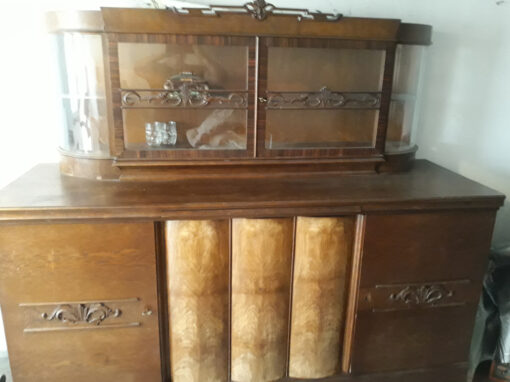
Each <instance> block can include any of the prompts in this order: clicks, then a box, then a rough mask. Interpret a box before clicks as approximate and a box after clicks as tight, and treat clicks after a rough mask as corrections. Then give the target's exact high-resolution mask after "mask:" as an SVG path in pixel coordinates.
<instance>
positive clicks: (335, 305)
mask: <svg viewBox="0 0 510 382" xmlns="http://www.w3.org/2000/svg"><path fill="white" fill-rule="evenodd" d="M353 240H354V219H352V218H306V217H299V218H298V219H297V225H296V244H295V258H294V280H293V297H292V323H291V338H290V359H289V361H290V364H289V376H290V377H295V378H322V377H327V376H331V375H334V374H335V373H337V372H338V371H339V368H340V359H341V357H340V353H341V348H342V345H341V343H342V334H343V333H342V332H343V323H344V312H345V305H346V296H347V285H348V279H347V271H348V266H349V264H350V260H351V257H352V247H353Z"/></svg>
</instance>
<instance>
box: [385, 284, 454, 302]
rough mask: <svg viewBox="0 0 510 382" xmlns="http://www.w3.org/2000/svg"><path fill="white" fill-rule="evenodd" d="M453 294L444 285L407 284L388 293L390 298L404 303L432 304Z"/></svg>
mask: <svg viewBox="0 0 510 382" xmlns="http://www.w3.org/2000/svg"><path fill="white" fill-rule="evenodd" d="M452 296H453V291H452V290H449V289H448V288H446V287H445V286H444V285H440V284H438V285H418V286H407V287H406V288H404V289H402V290H401V291H400V292H398V293H393V294H391V295H390V297H389V298H390V300H391V301H394V302H403V303H405V304H406V305H433V304H435V303H438V302H442V300H445V299H447V298H450V297H452Z"/></svg>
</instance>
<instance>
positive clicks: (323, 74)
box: [258, 38, 393, 157]
mask: <svg viewBox="0 0 510 382" xmlns="http://www.w3.org/2000/svg"><path fill="white" fill-rule="evenodd" d="M262 45H263V47H262V53H261V61H262V62H261V74H260V77H261V79H262V80H261V85H259V118H258V119H259V130H258V136H259V142H258V144H259V145H258V150H259V152H262V153H263V154H264V155H266V156H331V157H335V156H336V157H338V156H339V155H340V156H342V155H349V153H351V154H352V155H356V154H359V153H360V152H363V153H365V154H366V153H371V152H373V153H375V149H376V144H377V143H379V146H382V145H383V143H384V142H383V139H384V138H383V139H382V141H381V140H380V137H379V140H380V141H379V142H377V139H378V136H379V135H378V134H377V132H378V128H379V121H380V116H381V112H382V110H381V105H383V102H382V101H383V94H385V92H386V93H387V95H388V96H389V91H390V89H389V86H388V84H387V83H385V81H384V73H385V66H386V62H387V56H388V55H392V54H393V50H392V49H393V48H392V46H391V44H388V43H385V42H366V41H345V40H344V41H343V40H327V39H322V40H319V39H286V38H265V39H263V44H262ZM388 50H389V51H388ZM264 61H265V62H264ZM264 79H265V81H264ZM390 85H391V84H390Z"/></svg>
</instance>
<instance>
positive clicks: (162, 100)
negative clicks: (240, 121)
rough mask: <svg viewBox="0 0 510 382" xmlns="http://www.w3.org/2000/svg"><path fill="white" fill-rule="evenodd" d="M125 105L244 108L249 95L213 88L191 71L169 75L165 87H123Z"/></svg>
mask: <svg viewBox="0 0 510 382" xmlns="http://www.w3.org/2000/svg"><path fill="white" fill-rule="evenodd" d="M121 98H122V106H123V107H144V106H154V107H207V106H210V107H229V108H244V107H246V105H247V99H246V98H247V94H246V92H244V93H243V92H241V91H239V92H238V91H234V92H231V91H225V90H211V89H209V85H208V84H207V82H206V81H205V80H204V79H202V78H201V77H199V76H196V75H194V74H193V73H191V72H182V73H179V74H176V75H174V76H172V77H170V78H169V79H168V80H166V81H165V83H164V84H163V89H121Z"/></svg>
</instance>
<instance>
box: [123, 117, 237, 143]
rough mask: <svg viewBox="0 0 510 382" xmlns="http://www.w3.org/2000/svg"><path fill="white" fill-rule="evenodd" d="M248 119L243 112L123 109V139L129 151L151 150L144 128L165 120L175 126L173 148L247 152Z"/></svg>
mask: <svg viewBox="0 0 510 382" xmlns="http://www.w3.org/2000/svg"><path fill="white" fill-rule="evenodd" d="M246 117H247V115H246V110H244V109H242V110H240V109H185V108H178V109H177V108H176V109H124V110H123V120H124V140H125V144H126V148H128V149H132V150H146V149H150V148H151V147H149V145H148V144H147V142H146V136H145V130H144V126H146V123H147V121H165V120H166V121H174V122H175V124H176V125H175V126H176V143H175V145H174V146H172V149H187V150H191V149H198V150H245V149H246V139H247V138H246ZM152 148H154V149H156V148H157V147H152Z"/></svg>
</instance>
